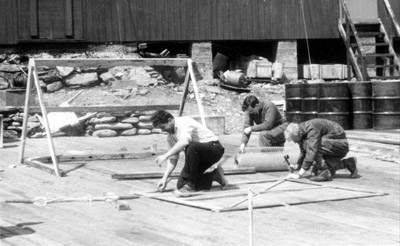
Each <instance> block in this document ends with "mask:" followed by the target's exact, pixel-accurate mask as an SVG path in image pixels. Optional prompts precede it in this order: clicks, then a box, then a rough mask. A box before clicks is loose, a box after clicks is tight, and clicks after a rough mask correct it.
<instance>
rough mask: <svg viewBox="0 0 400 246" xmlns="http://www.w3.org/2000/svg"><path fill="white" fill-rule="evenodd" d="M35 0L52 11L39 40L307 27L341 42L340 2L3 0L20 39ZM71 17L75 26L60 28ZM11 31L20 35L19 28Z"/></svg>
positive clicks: (271, 34) (295, 34)
mask: <svg viewBox="0 0 400 246" xmlns="http://www.w3.org/2000/svg"><path fill="white" fill-rule="evenodd" d="M31 1H37V2H38V3H39V4H38V11H39V13H49V14H47V15H48V16H43V15H41V14H38V17H37V18H38V22H35V23H37V24H38V29H37V30H38V32H39V36H38V37H36V38H37V39H39V40H40V39H61V40H62V39H66V37H65V36H67V38H69V39H83V40H84V41H87V42H137V41H146V42H150V41H203V40H204V41H205V40H207V41H210V40H211V41H213V40H215V41H218V40H280V39H304V38H306V31H305V26H306V30H307V37H308V38H310V39H331V38H333V39H336V38H339V33H338V30H337V19H338V16H339V6H338V1H337V0H303V1H299V0H53V1H50V0H11V1H7V0H0V3H2V5H4V4H5V3H6V2H7V4H9V2H18V3H19V10H18V11H19V24H18V38H19V39H20V40H24V39H25V40H29V39H32V35H31V30H35V27H33V28H32V26H31V24H30V23H31V20H30V15H29V11H30V5H31V4H30V3H31ZM42 2H46V3H47V4H44V3H42ZM49 3H52V4H50V5H49ZM63 3H66V4H65V6H67V5H68V4H71V3H72V6H73V11H72V12H73V13H72V14H73V16H72V17H71V13H69V12H68V11H67V12H62V11H65V9H64V5H63ZM301 3H304V6H302V5H301ZM56 6H57V8H56ZM2 9H3V8H2ZM51 9H53V10H52V11H50V10H51ZM301 9H304V17H305V22H306V25H304V23H303V15H302V12H301ZM13 11H15V10H13ZM71 18H73V26H71V25H67V24H63V25H60V24H59V23H63V22H65V21H64V20H68V19H71ZM57 23H58V24H57ZM79 23H82V25H81V26H79ZM32 24H34V23H32ZM3 28H4V27H0V30H1V31H2V32H4V30H2V29H3ZM70 28H72V29H73V32H74V33H73V36H71V35H70V33H71V29H70ZM11 29H12V30H10V31H11V32H12V31H14V32H17V31H16V30H15V26H14V28H11ZM59 29H60V30H59ZM9 42H11V43H12V42H14V43H15V42H16V39H15V38H14V39H13V40H11V41H9ZM0 43H4V40H3V39H0Z"/></svg>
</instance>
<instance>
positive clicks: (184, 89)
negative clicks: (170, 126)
mask: <svg viewBox="0 0 400 246" xmlns="http://www.w3.org/2000/svg"><path fill="white" fill-rule="evenodd" d="M188 92H189V70H188V71H186V75H185V82H184V83H183V95H182V99H181V104H180V105H179V114H178V116H182V114H183V109H184V108H185V102H186V97H187V94H188Z"/></svg>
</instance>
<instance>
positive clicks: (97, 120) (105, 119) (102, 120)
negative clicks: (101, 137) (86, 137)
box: [89, 116, 117, 124]
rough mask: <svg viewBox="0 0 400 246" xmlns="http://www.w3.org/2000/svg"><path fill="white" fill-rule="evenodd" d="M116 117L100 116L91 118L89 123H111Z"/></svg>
mask: <svg viewBox="0 0 400 246" xmlns="http://www.w3.org/2000/svg"><path fill="white" fill-rule="evenodd" d="M116 120H117V119H116V118H115V117H114V116H112V117H102V118H91V119H90V121H89V124H108V123H113V122H115V121H116Z"/></svg>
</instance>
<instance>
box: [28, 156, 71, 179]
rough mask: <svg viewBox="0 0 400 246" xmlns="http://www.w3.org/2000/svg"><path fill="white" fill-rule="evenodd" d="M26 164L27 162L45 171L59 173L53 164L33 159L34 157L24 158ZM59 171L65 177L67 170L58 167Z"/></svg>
mask: <svg viewBox="0 0 400 246" xmlns="http://www.w3.org/2000/svg"><path fill="white" fill-rule="evenodd" d="M24 164H27V165H29V166H31V167H34V168H37V169H40V170H42V171H45V172H47V173H50V174H54V175H57V174H56V171H55V170H54V168H53V167H52V166H50V165H48V164H44V163H42V162H40V161H37V160H33V159H31V158H29V159H25V160H24ZM58 172H59V174H60V177H64V176H65V172H64V171H63V170H61V169H58Z"/></svg>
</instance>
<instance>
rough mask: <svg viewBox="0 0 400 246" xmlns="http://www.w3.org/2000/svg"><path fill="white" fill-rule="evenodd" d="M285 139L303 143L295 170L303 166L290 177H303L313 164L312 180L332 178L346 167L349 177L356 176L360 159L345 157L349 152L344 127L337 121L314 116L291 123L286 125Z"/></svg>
mask: <svg viewBox="0 0 400 246" xmlns="http://www.w3.org/2000/svg"><path fill="white" fill-rule="evenodd" d="M285 138H286V140H287V141H293V142H295V143H297V144H299V146H300V151H301V153H300V156H299V159H298V161H297V164H296V165H294V167H293V168H294V169H300V170H299V172H298V174H289V175H288V178H301V176H303V175H304V173H305V172H306V171H307V170H309V169H310V167H311V166H313V165H314V162H315V166H314V167H313V169H312V170H313V172H314V174H317V175H316V176H314V177H311V178H310V180H313V181H317V182H321V181H330V180H332V177H333V176H334V175H335V173H336V170H339V169H343V168H347V169H348V170H349V171H350V173H351V174H350V178H355V177H356V176H357V173H358V171H357V166H356V162H357V159H356V158H355V157H349V158H346V159H343V158H344V157H345V156H346V154H347V153H348V152H349V143H348V142H347V138H346V133H345V132H344V129H343V128H342V127H341V126H340V125H339V124H337V123H336V122H333V121H329V120H325V119H312V120H309V121H305V122H302V123H300V124H296V123H291V124H289V126H288V127H287V128H286V131H285Z"/></svg>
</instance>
